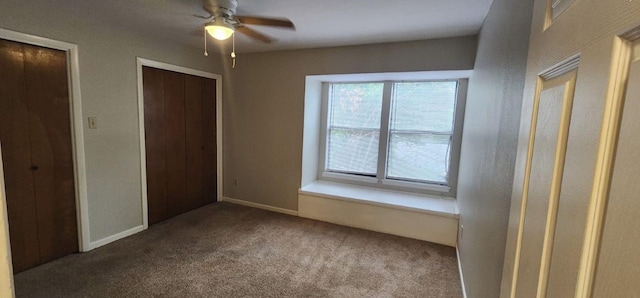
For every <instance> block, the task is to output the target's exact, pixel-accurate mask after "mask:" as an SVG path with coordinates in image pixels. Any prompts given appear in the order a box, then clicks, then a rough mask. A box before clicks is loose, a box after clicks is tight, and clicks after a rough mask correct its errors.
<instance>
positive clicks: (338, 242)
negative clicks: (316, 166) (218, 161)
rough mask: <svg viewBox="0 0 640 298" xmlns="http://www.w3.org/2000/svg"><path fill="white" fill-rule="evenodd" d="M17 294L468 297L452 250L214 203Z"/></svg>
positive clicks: (44, 273) (75, 262)
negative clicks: (461, 286)
mask: <svg viewBox="0 0 640 298" xmlns="http://www.w3.org/2000/svg"><path fill="white" fill-rule="evenodd" d="M15 285H16V294H17V297H461V296H462V294H461V289H460V279H459V276H458V269H457V263H456V256H455V249H453V248H451V247H445V246H441V245H436V244H432V243H428V242H423V241H418V240H412V239H407V238H402V237H396V236H391V235H385V234H380V233H375V232H369V231H364V230H359V229H353V228H347V227H342V226H337V225H332V224H327V223H323V222H317V221H313V220H307V219H302V218H298V217H293V216H287V215H282V214H278V213H273V212H268V211H264V210H259V209H254V208H248V207H243V206H237V205H232V204H228V203H217V204H212V205H208V206H205V207H203V208H200V209H198V210H194V211H192V212H189V213H187V214H184V215H181V216H178V217H175V218H173V219H170V220H167V221H164V222H162V223H159V224H156V225H154V226H152V227H151V228H150V229H149V230H147V231H145V232H142V233H139V234H136V235H134V236H131V237H128V238H125V239H122V240H120V241H116V242H114V243H112V244H109V245H107V246H104V247H101V248H98V249H95V250H93V251H90V252H88V253H83V254H75V255H70V256H67V257H65V258H62V259H59V260H56V261H53V262H51V263H48V264H45V265H42V266H39V267H36V268H34V269H31V270H27V271H25V272H22V273H20V274H18V275H16V277H15Z"/></svg>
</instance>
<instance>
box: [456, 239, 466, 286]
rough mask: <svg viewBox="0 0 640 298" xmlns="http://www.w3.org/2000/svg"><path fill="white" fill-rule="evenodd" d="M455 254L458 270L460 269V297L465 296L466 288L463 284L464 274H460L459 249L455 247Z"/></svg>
mask: <svg viewBox="0 0 640 298" xmlns="http://www.w3.org/2000/svg"><path fill="white" fill-rule="evenodd" d="M456 256H457V257H458V271H460V286H461V287H462V297H464V298H467V288H465V286H464V274H462V262H461V260H460V249H459V248H458V247H456Z"/></svg>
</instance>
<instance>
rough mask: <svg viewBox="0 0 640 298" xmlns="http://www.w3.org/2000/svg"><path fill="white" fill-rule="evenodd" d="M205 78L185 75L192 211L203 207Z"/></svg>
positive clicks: (188, 188)
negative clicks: (203, 107)
mask: <svg viewBox="0 0 640 298" xmlns="http://www.w3.org/2000/svg"><path fill="white" fill-rule="evenodd" d="M204 80H205V79H204V78H200V77H196V76H191V75H185V88H184V93H185V113H186V124H185V129H186V147H187V148H186V150H187V168H186V170H187V173H186V175H187V177H189V179H187V185H186V196H185V200H186V202H185V203H186V204H185V205H186V208H187V210H191V209H194V208H197V207H200V206H202V205H203V202H202V197H203V190H204V188H203V183H202V181H203V180H202V175H203V159H202V158H203V148H204V147H203V142H202V137H203V136H204V134H203V122H202V120H203V119H202V116H203V114H202V101H203V91H204V90H203V89H204Z"/></svg>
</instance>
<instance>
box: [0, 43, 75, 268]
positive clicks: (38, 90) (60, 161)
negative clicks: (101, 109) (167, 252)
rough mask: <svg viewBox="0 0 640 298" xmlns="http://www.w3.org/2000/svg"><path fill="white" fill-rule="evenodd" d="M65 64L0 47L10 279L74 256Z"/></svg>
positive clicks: (38, 52) (41, 53)
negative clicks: (11, 275)
mask: <svg viewBox="0 0 640 298" xmlns="http://www.w3.org/2000/svg"><path fill="white" fill-rule="evenodd" d="M66 59H67V56H66V53H65V52H62V51H57V50H52V49H47V48H41V47H36V46H31V45H25V44H20V43H15V42H9V41H3V40H0V68H2V69H3V71H2V72H1V73H2V74H1V75H0V76H1V77H0V119H1V120H0V121H1V126H0V142H2V145H3V147H4V148H5V150H4V151H3V156H2V158H3V161H4V163H5V167H6V175H5V179H6V188H7V209H8V217H9V233H10V242H11V249H12V259H13V264H14V272H20V271H22V270H25V269H28V268H31V267H33V266H36V265H39V264H41V263H45V262H48V261H51V260H54V259H56V258H59V257H62V256H65V255H67V254H70V253H74V252H77V251H78V236H77V235H78V231H77V220H76V202H75V186H74V173H73V155H72V147H71V146H72V143H71V123H70V122H71V120H70V110H69V92H68V78H67V60H66ZM4 70H7V71H4Z"/></svg>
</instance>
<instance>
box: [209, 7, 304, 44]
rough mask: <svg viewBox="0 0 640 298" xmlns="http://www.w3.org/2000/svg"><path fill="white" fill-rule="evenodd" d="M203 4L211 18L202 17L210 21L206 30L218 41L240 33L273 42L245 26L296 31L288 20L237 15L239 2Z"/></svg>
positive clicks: (265, 41)
mask: <svg viewBox="0 0 640 298" xmlns="http://www.w3.org/2000/svg"><path fill="white" fill-rule="evenodd" d="M202 2H203V6H202V7H203V8H204V10H206V11H207V12H208V13H209V16H207V17H201V18H204V19H207V20H209V22H208V23H206V24H205V25H204V30H205V32H207V33H208V34H209V35H211V36H212V37H213V38H215V39H217V40H225V39H228V38H229V37H231V36H232V35H233V33H234V32H240V33H242V34H244V35H247V36H249V37H251V38H253V39H256V40H259V41H262V42H264V43H271V42H272V39H271V38H270V37H268V36H266V35H264V34H262V33H260V32H258V31H255V30H253V29H251V28H249V27H247V26H245V25H258V26H272V27H281V28H288V29H293V30H295V26H294V25H293V23H292V22H291V21H290V20H289V19H286V18H265V17H260V16H243V15H236V9H237V8H238V1H237V0H203V1H202Z"/></svg>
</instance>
